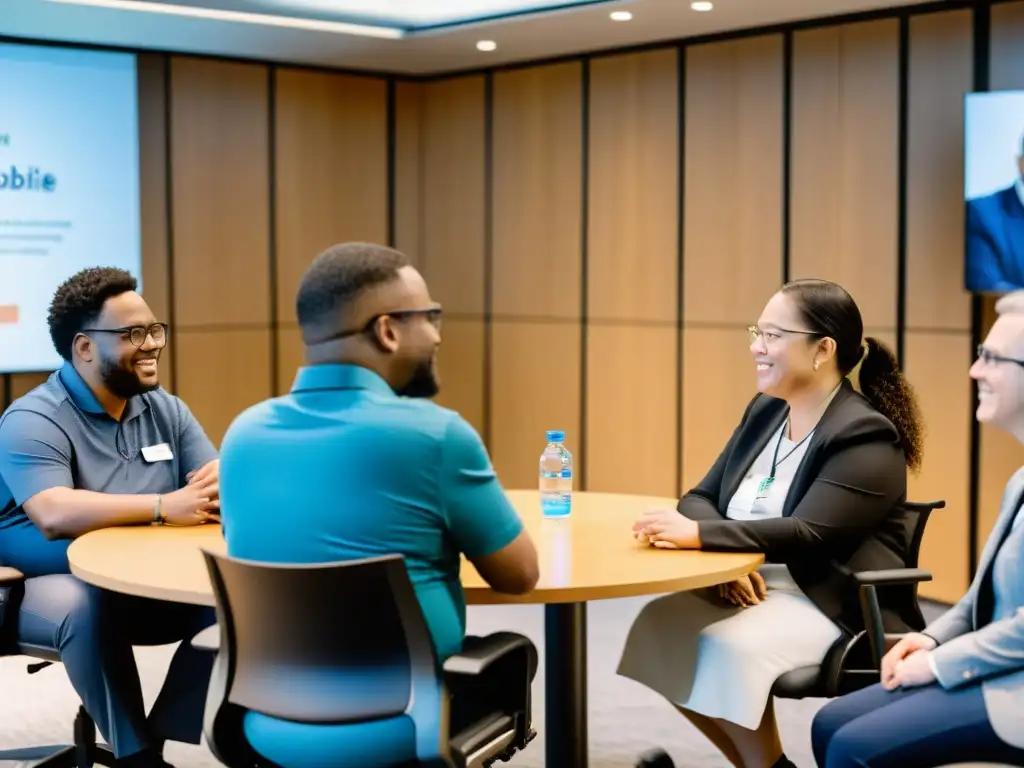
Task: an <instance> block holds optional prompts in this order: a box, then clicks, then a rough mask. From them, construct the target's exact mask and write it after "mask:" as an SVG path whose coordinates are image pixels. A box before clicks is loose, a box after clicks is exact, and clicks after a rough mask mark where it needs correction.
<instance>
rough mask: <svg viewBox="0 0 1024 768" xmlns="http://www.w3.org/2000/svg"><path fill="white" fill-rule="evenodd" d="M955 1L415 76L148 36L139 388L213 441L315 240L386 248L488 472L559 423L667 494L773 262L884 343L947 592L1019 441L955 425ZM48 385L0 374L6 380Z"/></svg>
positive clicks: (295, 341) (969, 21) (721, 408)
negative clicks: (146, 334) (155, 372)
mask: <svg viewBox="0 0 1024 768" xmlns="http://www.w3.org/2000/svg"><path fill="white" fill-rule="evenodd" d="M974 23H975V12H974V11H973V10H971V9H952V10H945V9H940V10H939V11H937V12H932V11H929V12H926V13H925V12H922V13H917V12H915V13H913V14H911V15H904V12H902V11H898V10H897V11H893V12H892V15H891V17H888V18H877V19H875V20H870V21H862V22H857V23H844V24H841V25H836V24H831V25H829V24H824V25H819V26H817V27H815V28H801V29H799V30H790V31H778V30H773V31H772V32H771V33H765V34H760V35H758V34H753V35H745V36H743V37H742V38H739V39H732V40H716V41H710V42H692V43H688V42H685V41H684V42H683V43H681V44H678V45H676V44H666V45H665V46H663V47H655V48H652V49H650V50H644V51H639V52H623V53H605V54H601V55H594V56H584V57H580V58H577V59H573V60H568V61H560V62H557V63H542V64H537V65H529V66H517V67H513V68H508V69H502V70H496V71H493V72H484V73H473V74H465V75H455V76H449V77H443V78H438V79H434V80H429V81H423V82H414V81H408V80H401V79H395V80H393V81H390V82H389V81H388V79H387V78H382V77H374V76H370V75H353V74H344V73H333V72H323V71H310V70H304V69H298V68H290V67H286V66H279V65H263V64H258V63H251V64H249V63H238V62H225V61H217V60H211V59H201V58H194V57H178V56H165V55H157V54H146V55H142V56H140V59H139V62H140V67H139V88H140V135H141V161H142V168H141V182H142V246H143V282H144V292H145V296H146V298H147V300H148V301H149V302H150V304H151V305H152V306H153V308H154V310H155V311H156V313H157V314H158V315H159V316H161V317H162V318H165V319H168V320H169V321H170V322H172V324H173V331H172V337H171V344H170V346H169V347H168V353H167V354H166V355H165V357H164V361H163V365H162V376H163V379H164V381H165V383H166V385H167V387H168V388H169V389H171V390H173V391H175V392H177V393H178V394H180V395H181V396H182V397H183V398H184V399H185V400H186V401H187V402H188V403H189V405H190V406H191V407H192V409H193V410H194V411H195V413H196V414H197V416H198V417H199V419H200V421H201V422H202V423H203V424H204V426H205V427H206V429H207V430H208V432H209V433H210V435H211V437H212V438H213V439H214V441H215V442H219V440H220V438H221V436H222V435H223V432H224V429H225V428H226V427H227V425H228V424H229V423H230V421H231V420H232V419H233V418H234V417H235V416H236V415H237V414H238V413H239V412H240V411H241V410H242V409H244V408H245V407H246V406H248V405H249V404H251V403H254V402H256V401H258V400H261V399H263V398H266V397H268V396H270V395H272V394H275V393H280V392H284V391H287V389H288V388H289V387H290V385H291V382H292V378H293V377H294V374H295V370H296V368H297V367H298V366H299V365H301V364H302V348H301V343H300V339H299V335H298V329H297V326H296V322H295V314H294V294H295V289H296V286H297V285H298V281H299V279H300V277H301V275H302V272H303V270H304V269H305V268H306V266H307V265H308V264H309V263H310V261H311V260H312V259H313V258H314V257H315V256H316V254H317V253H319V252H320V251H321V250H322V249H323V248H325V247H327V246H329V245H331V244H332V243H335V242H339V241H344V240H368V241H374V242H382V243H383V242H392V243H394V244H395V245H397V247H399V248H400V249H402V250H403V251H405V252H406V253H407V254H408V255H409V256H410V257H411V258H412V259H413V261H414V263H416V264H417V265H418V266H419V268H420V269H421V270H422V271H423V273H424V275H425V276H426V278H427V280H428V283H429V285H430V288H431V291H432V293H433V295H434V297H435V298H436V299H437V300H439V301H440V302H442V304H443V305H444V306H445V309H446V319H445V325H444V344H443V345H442V348H441V352H440V358H439V361H440V370H441V378H442V393H441V395H440V396H439V397H438V401H439V402H440V403H441V404H443V405H446V406H448V407H452V408H455V409H457V410H459V411H460V412H461V413H463V414H464V415H465V416H466V418H467V419H468V420H469V421H470V422H471V423H472V424H473V425H474V426H475V427H476V429H477V430H478V431H479V432H480V433H481V434H482V435H483V436H484V437H485V439H486V441H487V442H488V444H489V447H490V450H491V453H492V457H493V460H494V463H495V466H496V468H497V470H498V472H499V474H500V476H501V477H502V479H503V481H504V483H505V484H506V486H508V487H533V486H534V484H535V483H536V460H537V456H538V455H539V452H540V450H541V448H542V447H543V444H544V431H545V430H547V429H564V430H565V431H566V433H567V442H568V445H569V448H570V450H572V451H573V453H574V455H575V457H576V465H577V472H578V474H577V476H578V478H579V485H580V486H581V487H584V488H588V489H592V490H602V491H615V492H634V493H646V494H654V495H662V496H669V497H674V496H677V495H678V494H680V493H681V492H683V491H685V490H686V489H688V488H689V487H691V486H692V485H693V484H695V483H696V482H698V481H699V480H700V478H701V477H702V476H703V475H704V473H705V472H706V471H707V469H708V467H709V466H710V464H711V462H712V461H713V460H714V458H715V457H716V456H717V454H718V452H719V451H720V450H721V447H722V445H723V444H724V442H725V440H726V439H727V438H728V435H729V434H730V432H731V430H732V429H733V427H734V426H735V424H736V422H737V420H738V418H739V416H740V414H741V411H742V408H743V407H744V405H745V403H746V402H747V401H748V400H749V398H750V397H751V395H752V394H753V391H754V376H753V370H752V364H751V361H750V356H749V351H748V345H747V339H746V334H745V330H744V329H745V326H746V325H747V324H749V323H750V322H753V321H754V320H755V319H756V317H757V315H758V314H759V312H760V311H761V308H762V306H763V304H764V303H765V301H767V299H768V298H769V297H770V296H771V294H772V293H773V292H774V290H775V289H776V288H777V287H778V285H779V284H780V283H781V282H782V281H783V280H784V279H786V278H796V277H805V276H816V277H825V278H830V279H834V280H837V281H838V282H840V283H842V284H843V285H844V286H846V287H847V288H848V289H849V290H850V291H851V293H852V294H853V296H854V298H855V299H856V300H857V301H858V303H859V305H860V307H861V309H862V312H863V314H864V317H865V322H866V325H867V330H868V333H870V334H872V335H875V336H877V337H879V338H881V339H882V340H883V341H885V342H887V343H889V344H890V345H892V346H893V348H894V349H900V350H902V353H903V358H904V367H905V370H906V372H907V375H908V377H909V378H910V380H911V382H912V384H913V386H914V388H915V390H916V393H917V396H918V397H919V400H920V404H921V407H922V410H923V415H924V418H925V421H926V428H927V432H926V443H925V457H924V467H923V471H922V472H921V474H920V476H918V477H913V478H912V480H911V485H910V488H911V491H910V495H911V497H912V498H915V499H931V498H943V499H945V500H946V501H947V504H948V507H947V508H946V509H945V510H943V511H941V512H939V513H936V515H935V516H934V517H933V519H932V522H931V524H930V526H929V529H928V533H927V535H926V537H925V542H924V550H923V553H922V565H923V567H925V568H928V569H930V570H931V571H932V572H933V573H934V574H935V581H934V582H933V583H931V584H930V585H928V586H927V587H926V588H925V590H924V591H925V593H926V594H928V595H930V596H933V597H937V598H940V599H944V600H950V601H952V600H955V599H956V598H957V597H959V595H960V594H962V592H963V591H964V589H965V588H966V586H967V583H968V578H969V571H970V563H971V560H972V556H971V552H970V550H969V544H968V542H970V541H971V540H972V533H973V538H974V539H975V540H976V541H977V543H978V546H979V547H980V546H981V544H983V543H984V540H985V537H986V536H987V534H988V531H989V529H990V528H991V524H992V521H993V520H994V517H995V514H996V513H997V511H998V506H999V500H1000V497H1001V495H1002V489H1003V486H1004V484H1005V482H1006V479H1007V478H1008V477H1009V475H1010V474H1011V473H1012V472H1013V471H1014V470H1015V469H1016V468H1017V467H1019V466H1020V465H1021V463H1022V462H1024V449H1022V448H1021V446H1020V445H1018V444H1017V443H1016V442H1015V441H1013V440H1012V438H1009V437H1008V436H1007V435H1004V434H1002V433H1000V432H998V431H996V430H993V429H989V428H987V427H982V428H981V429H980V437H979V439H978V442H977V445H976V446H972V444H971V433H972V420H973V408H974V404H973V402H972V401H971V386H970V382H969V379H968V376H967V369H968V367H969V365H970V363H971V360H972V354H973V350H972V346H973V343H974V339H975V337H977V336H978V335H979V334H981V335H983V334H984V332H985V331H986V330H987V326H988V324H990V322H991V314H992V301H991V300H984V301H981V302H980V305H981V309H982V310H983V311H982V312H981V321H980V322H978V321H977V313H976V312H972V299H971V297H970V296H969V295H968V294H966V293H965V292H964V290H963V288H962V258H963V248H962V240H963V224H962V219H963V216H962V206H963V202H962V194H961V190H962V188H963V178H962V141H963V118H962V100H963V96H964V94H965V93H966V92H967V91H969V90H971V89H972V85H973V82H974V78H975V73H976V54H977V52H976V51H975V48H974V34H975V29H974ZM990 48H991V50H990V54H991V55H990V61H989V64H990V74H991V81H990V86H991V88H992V89H1002V88H1022V87H1024V53H1022V51H1024V2H1019V1H1018V2H1005V3H997V4H995V5H993V6H992V8H991V36H990ZM40 380H41V377H40V376H39V375H29V374H24V375H13V376H9V377H6V378H5V380H4V384H5V386H4V388H3V391H2V394H3V397H4V398H7V397H17V396H19V395H20V394H22V393H24V392H25V391H27V390H28V389H30V388H31V387H32V386H34V385H35V384H36V383H38V382H39V381H40ZM0 405H4V403H0ZM972 452H976V453H977V456H978V457H979V467H980V470H979V473H978V477H977V480H976V505H975V506H974V507H973V509H974V510H975V511H974V512H973V514H974V519H975V522H974V523H973V526H974V527H973V528H972V498H973V495H972V476H971V468H970V467H971V461H972Z"/></svg>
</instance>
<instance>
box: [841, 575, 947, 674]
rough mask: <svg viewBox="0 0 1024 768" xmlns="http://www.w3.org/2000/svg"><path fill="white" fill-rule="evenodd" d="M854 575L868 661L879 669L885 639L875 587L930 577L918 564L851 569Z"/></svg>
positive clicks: (915, 581)
mask: <svg viewBox="0 0 1024 768" xmlns="http://www.w3.org/2000/svg"><path fill="white" fill-rule="evenodd" d="M853 578H854V579H855V580H856V581H857V583H858V584H859V585H860V609H861V615H862V616H863V619H864V629H865V631H866V632H867V636H868V646H869V647H870V649H871V661H872V662H873V663H874V665H875V669H879V670H880V669H881V668H882V656H883V655H884V654H885V648H886V639H885V626H884V625H883V624H882V610H881V608H880V607H879V605H878V587H888V586H898V585H902V584H918V583H920V582H922V581H931V580H932V575H931V573H929V572H928V571H925V570H922V569H921V568H893V569H890V570H885V571H862V572H861V573H854V574H853Z"/></svg>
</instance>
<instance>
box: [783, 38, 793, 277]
mask: <svg viewBox="0 0 1024 768" xmlns="http://www.w3.org/2000/svg"><path fill="white" fill-rule="evenodd" d="M792 163H793V30H787V31H786V32H785V33H784V34H783V36H782V282H783V283H788V282H789V275H790V261H789V260H790V243H791V242H792V240H791V237H792V229H791V227H792V223H791V221H790V216H791V201H790V187H791V184H792V178H793V177H792V173H793V168H792Z"/></svg>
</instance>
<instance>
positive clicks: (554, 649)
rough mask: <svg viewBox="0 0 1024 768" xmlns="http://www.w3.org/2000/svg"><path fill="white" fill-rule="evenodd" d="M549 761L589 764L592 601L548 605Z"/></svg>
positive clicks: (559, 765) (562, 766) (555, 766)
mask: <svg viewBox="0 0 1024 768" xmlns="http://www.w3.org/2000/svg"><path fill="white" fill-rule="evenodd" d="M544 702H545V717H544V720H545V725H544V743H545V750H544V764H545V765H546V766H547V768H587V604H586V603H555V604H552V605H546V606H545V607H544Z"/></svg>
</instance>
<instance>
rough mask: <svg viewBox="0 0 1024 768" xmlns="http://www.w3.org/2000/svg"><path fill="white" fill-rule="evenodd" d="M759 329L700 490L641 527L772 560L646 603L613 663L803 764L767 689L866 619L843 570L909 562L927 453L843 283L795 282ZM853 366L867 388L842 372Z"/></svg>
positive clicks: (892, 608) (741, 763) (779, 758)
mask: <svg viewBox="0 0 1024 768" xmlns="http://www.w3.org/2000/svg"><path fill="white" fill-rule="evenodd" d="M749 330H750V338H751V344H750V351H751V354H752V355H753V357H754V362H755V365H756V370H757V384H758V390H759V391H758V394H757V395H756V396H755V397H754V399H753V400H752V401H751V402H750V404H749V405H748V406H747V409H746V411H745V412H744V414H743V418H742V419H741V420H740V423H739V426H738V427H737V428H736V430H735V431H734V432H733V435H732V437H731V438H730V440H729V442H728V443H727V444H726V446H725V449H724V450H723V451H722V453H721V455H720V456H719V457H718V459H717V461H715V463H714V465H713V466H712V467H711V470H710V471H709V472H708V474H707V476H706V477H705V478H704V479H703V480H702V481H701V482H700V483H699V484H698V485H697V487H695V488H694V489H693V490H691V491H690V492H689V493H687V494H686V495H685V496H684V497H683V498H682V499H681V500H680V501H679V504H678V506H677V508H676V509H675V510H653V511H651V512H648V513H646V514H645V515H643V516H642V517H641V519H639V520H637V522H636V524H635V525H634V527H633V529H634V531H635V532H636V535H637V536H638V537H639V538H641V539H644V540H646V541H647V542H649V543H650V544H651V545H652V546H655V547H660V548H665V549H703V550H709V551H720V552H763V553H764V554H765V560H766V564H765V565H764V566H762V568H760V569H758V571H756V572H755V573H753V574H751V575H750V576H749V577H744V578H743V579H740V580H738V581H736V582H733V583H731V584H727V585H722V586H720V587H718V588H716V589H711V590H700V591H696V592H686V593H679V594H674V595H668V596H666V597H662V598H659V599H656V600H653V601H651V602H650V603H648V604H647V605H646V606H645V607H644V609H643V610H642V611H641V613H640V615H639V616H638V617H637V619H636V622H635V623H634V624H633V626H632V628H631V630H630V634H629V638H628V639H627V642H626V647H625V649H624V651H623V656H622V661H621V662H620V665H619V670H618V671H619V674H621V675H624V676H626V677H630V678H632V679H634V680H636V681H638V682H640V683H642V684H644V685H646V686H648V687H650V688H652V689H653V690H655V691H657V692H658V693H661V694H662V695H663V696H665V698H667V699H668V700H669V701H671V702H672V703H673V704H675V705H676V707H677V708H678V709H679V710H680V711H681V712H682V713H683V714H684V715H685V716H686V717H687V718H688V719H689V720H690V721H691V722H693V723H694V724H695V725H696V726H697V727H698V728H699V729H700V730H701V731H702V732H703V733H704V734H705V735H706V736H707V737H708V738H709V739H710V740H711V741H712V742H713V743H714V744H715V745H716V746H717V747H718V748H719V749H720V750H721V751H722V752H723V754H725V756H726V757H727V758H728V759H729V760H730V762H732V763H733V764H734V765H736V766H737V767H738V768H765V767H766V766H773V765H774V766H791V765H792V763H790V762H789V761H788V760H787V758H786V757H785V755H784V754H783V752H782V747H781V743H780V740H779V735H778V729H777V726H776V722H775V713H774V708H773V706H772V700H771V694H770V691H771V687H772V684H773V683H774V682H775V680H776V679H778V677H779V676H781V675H782V674H784V673H786V672H788V671H790V670H792V669H796V668H798V667H801V666H805V665H809V664H817V663H820V662H821V661H822V660H823V658H824V656H825V654H826V653H827V651H828V650H829V648H831V646H832V645H833V644H834V643H835V641H836V640H837V639H839V637H840V636H841V634H842V633H843V632H844V631H845V632H848V633H854V632H857V631H858V630H860V629H861V621H860V609H859V605H858V602H857V589H856V585H855V584H854V583H852V581H851V579H850V578H849V576H847V575H846V574H847V572H848V571H863V570H874V569H885V568H899V567H902V566H904V565H905V562H906V553H907V549H908V546H909V542H908V540H907V534H906V528H905V526H904V515H905V514H906V513H905V512H904V510H903V506H902V505H903V502H904V501H905V500H906V486H907V468H908V466H909V467H910V468H911V469H916V468H917V467H918V464H919V462H920V455H921V452H920V427H919V422H918V417H917V412H918V411H917V406H916V403H915V400H914V397H913V394H912V392H911V389H910V387H909V385H908V384H907V382H906V381H905V380H904V378H903V376H902V375H901V373H900V372H899V370H898V367H897V365H896V361H895V359H894V358H893V355H892V353H891V352H890V351H889V350H888V349H886V348H885V347H884V346H883V345H882V344H881V343H880V342H878V341H877V340H876V339H872V338H868V339H867V340H866V343H865V340H864V339H863V338H862V335H863V322H862V320H861V315H860V311H859V310H858V308H857V305H856V304H855V303H854V301H853V299H852V298H851V297H850V295H849V294H848V293H847V292H846V291H845V290H844V289H843V288H841V287H840V286H838V285H836V284H835V283H830V282H827V281H822V280H800V281H796V282H792V283H788V284H787V285H785V286H783V288H782V289H781V290H780V291H779V292H778V293H776V294H775V296H773V297H772V299H771V300H770V301H769V302H768V304H767V305H766V306H765V309H764V311H763V312H762V314H761V317H760V319H759V321H758V323H757V325H755V326H751V327H750V329H749ZM865 350H866V355H865ZM862 359H863V360H862ZM858 363H861V370H860V386H861V390H862V392H863V393H864V394H863V395H862V394H859V393H858V392H857V391H856V390H855V389H854V388H853V386H852V384H851V383H850V381H849V380H848V379H847V376H848V375H849V374H850V373H851V371H853V369H854V368H855V367H856V366H857V364H858ZM666 556H670V555H669V553H666ZM903 599H904V600H906V598H905V597H904V598H903ZM883 615H884V617H885V619H886V622H887V626H888V629H889V631H905V630H906V629H908V628H909V624H910V621H911V620H912V617H913V616H914V615H915V614H914V606H913V605H912V603H910V602H905V603H903V604H901V603H900V602H898V601H897V602H888V603H886V604H885V605H883Z"/></svg>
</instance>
